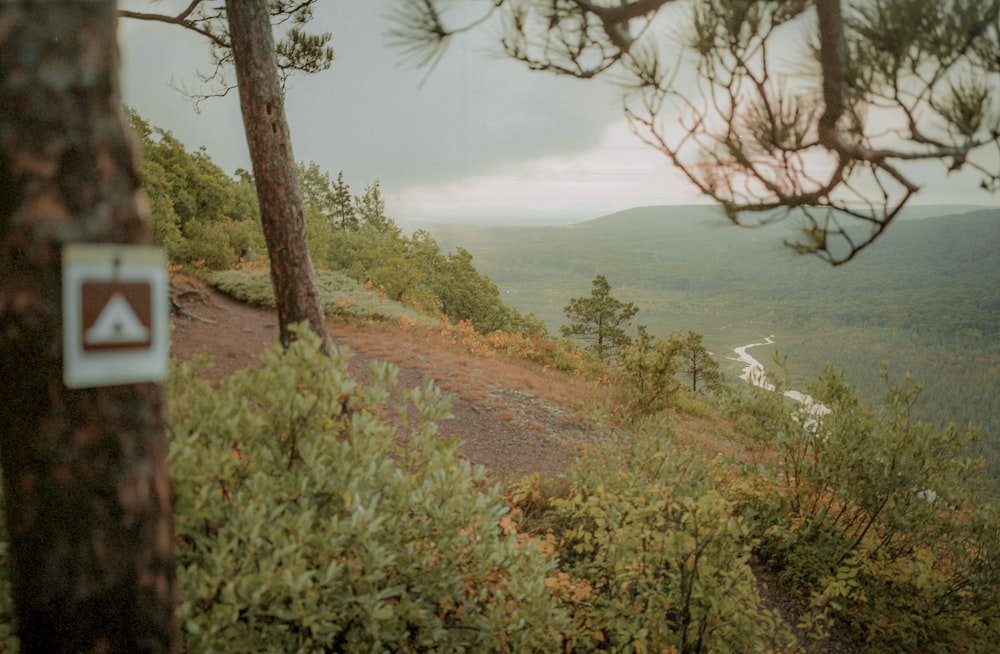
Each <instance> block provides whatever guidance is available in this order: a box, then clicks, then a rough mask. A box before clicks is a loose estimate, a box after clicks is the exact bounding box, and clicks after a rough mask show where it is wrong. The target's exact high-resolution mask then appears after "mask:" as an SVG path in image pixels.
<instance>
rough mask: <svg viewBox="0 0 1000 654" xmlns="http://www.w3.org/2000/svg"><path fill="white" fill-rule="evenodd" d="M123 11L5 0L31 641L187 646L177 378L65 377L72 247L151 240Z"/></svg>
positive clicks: (1, 66) (2, 413)
mask: <svg viewBox="0 0 1000 654" xmlns="http://www.w3.org/2000/svg"><path fill="white" fill-rule="evenodd" d="M114 16H115V3H114V2H113V1H112V0H88V1H87V2H53V1H51V0H22V1H13V0H5V1H3V2H0V98H2V100H0V461H2V464H3V493H4V508H5V513H6V519H7V531H8V533H9V538H10V548H9V550H8V556H9V559H10V565H11V575H12V577H11V579H12V585H13V599H14V603H15V611H16V617H17V621H18V634H19V636H20V639H21V645H22V651H25V652H45V653H50V652H110V651H116V652H171V651H176V650H177V633H176V631H177V630H176V624H175V618H174V606H175V602H176V589H177V585H176V577H175V572H174V564H173V550H172V548H173V522H172V515H171V506H170V483H169V479H168V477H167V463H166V455H167V451H166V443H165V440H164V433H163V432H164V423H163V408H164V403H163V390H162V387H161V385H160V384H154V383H144V384H130V385H120V386H108V387H104V388H91V389H77V390H70V389H67V388H66V387H65V386H64V385H63V382H62V374H63V352H62V342H63V341H62V295H61V277H62V276H61V253H62V247H63V246H64V245H65V244H68V243H73V242H105V243H126V244H151V243H152V237H151V234H150V231H149V229H148V225H147V220H146V215H145V212H146V208H145V206H146V205H145V201H144V200H143V199H142V198H141V194H140V189H139V178H138V163H137V159H136V156H135V152H134V149H133V145H132V142H131V140H130V139H129V137H128V135H127V133H126V128H125V123H124V119H123V116H122V114H121V105H120V102H121V99H120V97H119V89H118V51H117V44H116V41H115V39H116V23H115V18H114Z"/></svg>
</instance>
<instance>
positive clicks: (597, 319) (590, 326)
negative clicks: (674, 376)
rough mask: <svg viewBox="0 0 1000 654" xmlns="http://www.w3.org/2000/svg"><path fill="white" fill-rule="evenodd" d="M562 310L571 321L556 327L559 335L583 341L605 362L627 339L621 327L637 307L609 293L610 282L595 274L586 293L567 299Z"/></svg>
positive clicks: (624, 325) (631, 316) (624, 344)
mask: <svg viewBox="0 0 1000 654" xmlns="http://www.w3.org/2000/svg"><path fill="white" fill-rule="evenodd" d="M563 312H564V313H565V314H566V316H567V317H568V318H569V319H570V320H571V321H572V322H571V323H570V324H569V325H568V326H563V327H561V328H560V331H561V332H562V334H563V336H566V337H569V338H577V339H580V340H582V341H586V342H587V343H589V345H588V346H587V349H588V350H590V351H591V352H593V353H594V354H596V355H597V356H598V357H599V358H600V359H601V360H602V361H604V362H605V363H607V362H610V361H613V360H614V359H615V358H616V357H617V356H618V353H619V352H620V351H621V349H622V348H623V347H625V346H626V345H628V344H629V343H630V342H631V340H632V339H631V338H630V337H629V335H628V334H627V333H626V331H625V327H627V326H628V325H630V324H631V323H632V318H633V317H634V316H635V314H636V313H638V312H639V308H638V307H637V306H635V305H634V304H633V303H631V302H622V301H621V300H619V299H617V298H615V297H614V296H612V295H611V284H609V283H608V280H607V278H605V276H604V275H598V276H597V277H595V278H594V281H593V289H592V290H591V292H590V297H577V298H573V299H571V300H570V301H569V305H567V306H566V307H564V308H563Z"/></svg>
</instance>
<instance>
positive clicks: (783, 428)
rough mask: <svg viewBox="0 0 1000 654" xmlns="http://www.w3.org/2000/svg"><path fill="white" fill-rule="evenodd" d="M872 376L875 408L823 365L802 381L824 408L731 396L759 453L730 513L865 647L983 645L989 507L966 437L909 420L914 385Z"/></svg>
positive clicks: (992, 554) (994, 545)
mask: <svg viewBox="0 0 1000 654" xmlns="http://www.w3.org/2000/svg"><path fill="white" fill-rule="evenodd" d="M883 378H884V380H885V382H886V384H887V389H888V390H887V393H886V397H885V399H884V401H883V402H882V404H881V406H879V407H875V408H873V407H870V406H868V405H866V404H864V403H863V402H861V401H860V400H859V398H858V397H857V395H856V394H855V392H854V391H853V389H851V388H850V387H849V386H848V385H847V384H846V383H845V381H844V378H843V373H842V372H840V371H838V370H836V369H833V368H829V369H827V371H826V373H825V374H824V376H823V377H822V378H821V379H820V380H819V381H818V382H817V383H816V384H813V385H812V386H811V387H810V389H809V393H810V394H811V395H812V396H813V397H814V398H815V399H816V400H817V401H818V402H820V403H821V404H823V405H824V406H825V407H826V408H827V409H829V412H828V413H822V412H816V411H815V410H813V411H810V410H809V409H808V408H806V407H803V406H802V405H799V404H794V405H793V404H790V403H789V402H787V401H785V400H784V399H783V398H782V397H781V395H780V393H763V392H760V393H756V394H755V398H754V399H752V400H751V401H750V402H749V403H744V404H742V405H740V406H739V407H738V411H739V415H740V416H741V420H743V421H745V425H744V427H745V431H746V433H747V434H748V435H749V436H750V439H751V440H750V443H751V445H753V446H756V447H757V448H758V449H759V450H760V451H761V453H762V454H763V456H762V457H761V461H760V462H761V466H760V467H758V468H756V469H755V470H754V472H753V474H752V475H751V477H750V478H748V485H747V488H746V491H745V492H744V493H743V496H742V498H739V499H738V500H737V502H738V511H739V513H740V514H741V515H743V516H744V517H745V518H746V520H747V522H748V524H749V525H750V527H751V529H752V531H753V533H754V535H755V536H756V537H757V538H758V539H759V541H758V545H757V552H756V553H757V556H758V557H759V559H760V560H761V562H763V563H766V564H768V565H770V566H771V567H772V568H774V569H775V570H776V571H778V573H779V575H780V576H781V578H782V579H783V581H784V582H785V583H786V584H787V585H788V586H789V587H790V588H792V589H793V590H796V591H798V592H800V593H802V594H803V595H804V596H806V597H809V598H811V601H812V604H813V605H814V606H815V607H816V608H817V609H819V610H821V611H823V612H824V613H825V614H826V615H827V616H828V617H829V618H830V619H836V620H839V621H840V622H842V623H845V624H848V625H849V626H850V627H851V628H852V630H853V631H855V632H856V633H860V634H862V635H863V637H864V639H865V640H866V641H867V642H868V644H869V645H870V646H871V647H872V648H873V651H879V652H900V653H902V652H916V651H919V652H978V651H987V650H989V649H991V646H990V644H991V643H995V642H996V640H997V639H998V638H1000V631H998V630H997V628H998V624H997V622H998V617H1000V611H998V610H997V608H996V607H997V601H998V599H1000V598H998V587H1000V576H998V575H1000V563H998V551H997V550H998V544H1000V540H998V538H997V535H998V529H1000V527H998V525H1000V513H998V511H997V508H996V507H995V505H993V504H992V502H991V501H990V499H989V498H988V496H986V495H985V494H977V493H976V491H975V489H976V487H977V483H976V469H977V465H976V462H974V461H971V460H970V459H968V458H967V457H966V455H965V453H966V452H967V451H968V449H969V447H970V445H971V444H972V442H973V441H974V439H975V434H974V432H969V431H962V430H959V429H957V428H955V427H954V426H953V425H952V426H948V427H946V428H944V429H936V428H934V427H932V426H931V425H928V424H925V423H921V422H919V421H916V420H914V419H913V418H912V414H913V410H912V409H913V405H914V402H915V401H916V399H917V396H918V395H919V388H917V387H915V386H913V385H911V384H908V383H903V384H892V383H890V380H889V379H888V375H887V373H885V372H884V371H883ZM779 390H780V389H779ZM758 475H759V476H758Z"/></svg>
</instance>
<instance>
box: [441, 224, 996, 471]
mask: <svg viewBox="0 0 1000 654" xmlns="http://www.w3.org/2000/svg"><path fill="white" fill-rule="evenodd" d="M429 231H431V233H432V235H433V236H434V238H435V239H437V240H438V242H439V243H440V245H441V246H442V248H443V249H445V250H448V249H450V248H454V247H463V248H465V249H467V250H468V251H469V252H471V253H472V255H473V256H474V264H475V266H476V267H477V268H478V269H479V270H481V271H482V272H484V273H486V274H487V275H488V276H489V277H490V278H491V279H492V280H493V281H494V282H495V283H496V284H497V286H498V287H499V288H500V291H501V293H502V297H503V299H504V301H505V302H507V303H509V304H511V305H512V306H514V307H516V308H517V309H518V310H520V311H522V312H524V313H528V312H530V313H533V314H535V316H537V317H538V318H539V319H541V320H542V321H544V322H545V323H546V324H547V325H548V327H549V329H550V330H551V331H553V332H554V333H558V331H557V330H558V327H559V326H560V325H562V324H565V322H566V316H565V314H564V313H563V307H565V306H566V305H567V304H568V302H569V300H570V299H571V298H573V297H578V296H581V295H586V294H587V293H588V292H589V290H590V286H591V281H592V280H593V278H594V277H595V276H596V275H598V274H601V275H605V276H606V278H607V279H608V281H609V282H610V283H611V285H612V293H613V294H614V295H615V297H618V298H620V299H622V300H623V301H629V302H634V303H635V304H636V305H637V306H638V307H639V308H640V311H639V314H638V315H637V316H636V324H642V325H645V326H646V327H647V328H648V329H649V331H650V333H652V334H655V335H659V336H666V335H668V334H670V333H673V332H678V331H682V330H694V331H697V332H699V333H702V334H704V337H705V339H704V343H705V345H706V347H708V348H709V349H710V350H711V351H713V352H716V353H717V356H718V357H720V358H721V359H722V362H723V364H724V367H725V366H727V365H728V366H729V367H730V370H729V371H728V373H727V374H729V375H730V376H731V377H730V378H732V377H733V376H735V374H736V373H737V372H738V371H737V369H736V368H735V365H734V364H733V365H730V364H728V362H727V361H726V357H727V356H729V355H731V353H732V349H733V348H734V347H737V346H740V345H744V344H746V343H751V342H757V341H759V340H761V339H763V338H764V337H767V336H769V335H772V334H773V335H775V337H776V338H775V340H776V344H775V345H774V346H773V347H771V348H770V349H771V352H770V353H768V352H766V351H765V352H761V353H760V354H759V355H758V358H760V357H763V358H761V361H765V363H766V359H767V358H768V357H770V356H771V354H772V353H773V351H774V350H777V351H780V352H781V353H782V354H784V355H787V357H788V362H789V368H790V373H791V374H792V375H794V376H800V377H804V378H807V379H811V378H814V377H815V376H816V375H817V374H818V373H819V371H820V369H821V368H822V366H823V364H824V363H827V362H829V363H834V364H836V365H838V366H840V367H843V368H845V369H846V371H847V373H848V378H849V380H850V381H851V382H852V383H853V384H855V385H857V386H858V387H859V388H860V389H861V390H862V391H863V393H869V394H877V393H880V392H882V391H881V390H880V389H881V388H882V386H881V383H880V381H879V379H878V375H877V372H878V365H879V361H880V360H886V361H888V362H889V363H890V365H891V367H892V370H894V371H895V372H896V374H902V373H904V372H910V373H912V374H913V377H914V379H916V380H918V381H920V382H922V383H923V384H924V386H925V388H926V392H925V398H926V399H925V400H924V406H925V408H926V411H927V416H928V417H930V418H933V419H934V420H935V421H938V422H942V423H943V422H947V421H948V420H955V421H956V422H958V423H960V424H964V423H966V422H969V421H972V422H980V423H982V424H983V427H984V431H989V430H992V432H995V433H996V434H997V436H998V439H997V440H998V444H1000V405H998V402H997V389H998V388H1000V207H980V206H970V205H959V206H951V205H934V206H918V207H910V208H908V209H907V213H906V214H905V219H902V220H900V221H899V222H898V223H895V224H893V225H892V226H890V227H889V228H888V230H887V231H886V232H885V233H884V234H883V235H882V236H881V237H880V238H879V239H878V240H876V241H875V243H873V244H872V245H871V246H870V247H869V248H867V249H866V250H865V251H863V252H862V253H860V254H859V255H858V257H857V258H856V259H854V260H853V261H851V262H850V263H848V264H847V265H844V266H841V267H837V268H833V267H830V266H829V265H828V264H826V263H824V262H822V261H820V260H819V259H817V258H816V257H811V256H806V255H797V254H795V253H794V252H792V251H791V250H790V249H789V248H787V247H784V246H783V244H782V241H783V239H785V238H788V237H789V236H791V235H793V232H792V231H791V229H790V227H789V226H788V225H787V224H782V223H779V224H776V225H770V226H767V227H760V228H745V229H744V228H739V227H735V226H732V225H731V224H730V223H729V222H728V220H726V218H725V216H724V215H723V212H722V211H721V209H719V208H718V207H713V206H707V205H688V206H652V207H636V208H633V209H629V210H626V211H621V212H617V213H614V214H609V215H607V216H602V217H600V218H597V219H594V220H589V221H585V222H582V223H575V224H572V225H566V226H559V227H524V226H518V227H475V226H468V225H466V226H459V225H447V226H439V227H435V228H432V229H430V230H429ZM768 368H769V369H773V368H772V366H770V365H768ZM997 469H998V474H1000V458H998V461H997Z"/></svg>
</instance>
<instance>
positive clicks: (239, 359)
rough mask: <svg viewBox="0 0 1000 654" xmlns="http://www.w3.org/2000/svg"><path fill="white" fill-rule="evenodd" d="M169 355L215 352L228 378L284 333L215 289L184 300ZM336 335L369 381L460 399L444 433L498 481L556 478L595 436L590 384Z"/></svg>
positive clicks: (348, 332)
mask: <svg viewBox="0 0 1000 654" xmlns="http://www.w3.org/2000/svg"><path fill="white" fill-rule="evenodd" d="M176 300H177V303H178V305H179V307H180V310H181V311H180V312H179V313H177V312H175V314H174V316H173V318H172V327H173V331H172V336H171V355H172V356H173V357H174V358H176V359H177V360H179V361H186V360H188V359H190V358H191V357H192V356H194V355H196V354H198V353H201V352H207V353H208V354H210V355H211V356H212V357H213V360H214V363H215V365H214V367H213V369H212V374H213V375H214V376H215V377H222V376H223V375H226V374H228V373H231V372H233V371H234V370H237V369H240V368H243V367H246V366H250V365H254V363H255V362H256V361H257V359H258V357H259V356H260V354H261V352H263V351H264V350H265V349H266V348H267V347H268V346H269V345H271V344H272V343H273V342H274V340H275V339H276V337H277V334H278V321H277V317H276V316H275V314H274V311H273V310H270V309H263V308H259V307H254V306H251V305H248V304H245V303H242V302H238V301H236V300H234V299H232V298H230V297H228V296H226V295H224V294H222V293H220V292H218V291H216V290H214V289H212V288H211V287H203V288H197V289H194V288H192V289H189V290H188V291H187V292H184V293H182V294H180V296H179V297H177V298H176ZM329 329H330V333H331V335H332V337H333V339H334V342H335V343H336V344H337V345H338V346H339V347H345V346H346V348H347V352H348V357H349V359H348V360H349V367H350V369H351V371H352V372H353V373H354V374H355V375H356V376H358V377H359V378H363V377H364V376H365V375H366V374H367V372H368V368H369V363H370V362H372V361H374V360H382V361H388V362H390V363H393V364H395V365H396V366H398V368H399V381H400V384H401V385H402V386H404V387H413V386H416V385H419V384H420V383H421V382H422V381H423V379H424V378H430V379H432V380H434V382H435V383H436V384H437V385H438V386H439V387H441V388H443V389H444V390H446V391H448V392H449V393H450V394H451V395H452V396H453V403H452V413H453V415H454V418H452V419H451V420H447V421H445V422H444V423H442V424H441V425H440V429H441V433H442V434H444V435H446V436H455V437H458V438H460V439H461V441H462V443H463V445H462V449H461V452H462V454H463V456H465V457H466V458H468V459H469V460H470V461H471V462H472V463H475V464H481V465H485V466H486V467H487V468H488V469H489V470H490V471H491V472H492V473H494V474H498V475H507V474H511V475H524V474H530V473H541V474H555V473H558V472H559V471H561V470H563V469H565V467H566V466H567V465H569V463H570V462H571V461H572V459H573V457H574V453H573V451H574V444H576V443H580V442H585V441H586V440H588V439H590V438H592V437H593V433H592V428H591V427H590V426H589V425H588V424H587V421H586V420H585V419H584V416H583V412H582V411H581V409H582V408H583V407H584V406H588V405H590V404H592V403H593V402H599V401H600V400H601V390H600V389H599V388H597V387H595V386H594V385H593V384H589V383H587V382H585V381H584V380H582V379H579V378H575V377H573V376H570V375H567V374H564V373H561V372H559V371H555V370H545V369H542V368H541V367H540V366H536V365H532V364H530V363H526V362H511V361H507V360H504V359H503V358H501V357H496V356H494V357H489V358H486V357H482V356H476V355H474V354H472V353H470V352H469V351H468V350H467V349H465V348H464V347H463V346H462V344H460V343H455V342H450V341H449V340H448V339H445V338H442V336H441V334H439V333H438V332H436V331H434V330H432V329H427V328H416V327H411V328H409V329H404V328H402V327H401V326H400V325H399V324H398V323H394V322H383V323H368V324H364V325H359V324H351V323H348V322H338V321H336V320H333V319H331V321H330V322H329Z"/></svg>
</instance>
